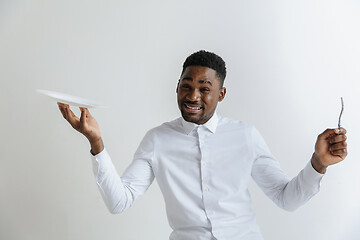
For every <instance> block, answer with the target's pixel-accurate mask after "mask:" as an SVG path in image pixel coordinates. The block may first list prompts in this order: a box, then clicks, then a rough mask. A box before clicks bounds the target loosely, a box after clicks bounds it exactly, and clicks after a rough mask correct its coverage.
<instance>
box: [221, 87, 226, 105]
mask: <svg viewBox="0 0 360 240" xmlns="http://www.w3.org/2000/svg"><path fill="white" fill-rule="evenodd" d="M225 95H226V88H225V87H223V88H221V89H220V94H219V102H221V101H222V100H223V99H224V98H225Z"/></svg>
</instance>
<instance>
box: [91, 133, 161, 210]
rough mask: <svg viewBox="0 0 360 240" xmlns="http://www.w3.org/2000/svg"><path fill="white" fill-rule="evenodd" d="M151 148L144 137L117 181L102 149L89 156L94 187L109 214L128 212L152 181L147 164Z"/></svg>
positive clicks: (149, 159)
mask: <svg viewBox="0 0 360 240" xmlns="http://www.w3.org/2000/svg"><path fill="white" fill-rule="evenodd" d="M152 157H153V144H152V141H151V140H150V138H149V136H148V135H146V136H145V137H144V139H143V140H142V142H141V143H140V145H139V147H138V149H137V151H136V153H135V155H134V160H133V161H132V163H131V164H130V165H129V167H128V168H127V169H126V170H125V172H124V174H123V175H122V176H121V177H120V176H119V174H118V173H117V171H116V169H115V167H114V165H113V163H112V161H111V158H110V156H109V154H108V152H107V150H106V149H104V150H103V151H102V152H101V153H99V154H97V155H95V156H91V158H92V164H93V171H94V176H95V180H96V184H97V186H98V188H99V190H100V193H101V196H102V197H103V199H104V202H105V204H106V206H107V208H108V209H109V211H110V212H111V213H114V214H115V213H120V212H123V211H125V210H126V209H128V208H129V207H130V206H131V205H132V204H133V203H134V201H135V200H136V199H137V198H138V197H139V196H141V195H142V194H143V193H144V192H145V191H146V190H147V189H148V188H149V186H150V185H151V183H152V182H153V180H154V173H153V171H152V167H151V162H152Z"/></svg>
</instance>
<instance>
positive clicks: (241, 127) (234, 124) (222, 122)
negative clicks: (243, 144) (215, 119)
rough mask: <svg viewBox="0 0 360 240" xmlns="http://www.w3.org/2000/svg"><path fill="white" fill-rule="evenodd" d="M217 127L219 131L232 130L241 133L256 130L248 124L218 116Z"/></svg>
mask: <svg viewBox="0 0 360 240" xmlns="http://www.w3.org/2000/svg"><path fill="white" fill-rule="evenodd" d="M218 127H219V128H220V129H229V130H233V131H242V132H244V131H245V132H252V131H254V129H256V128H255V127H254V125H252V124H250V123H247V122H244V121H240V120H236V119H232V118H228V117H224V116H219V123H218Z"/></svg>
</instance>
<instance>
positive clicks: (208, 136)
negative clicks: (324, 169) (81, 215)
mask: <svg viewBox="0 0 360 240" xmlns="http://www.w3.org/2000/svg"><path fill="white" fill-rule="evenodd" d="M92 159H93V169H94V174H95V177H96V182H97V184H98V187H99V189H100V192H101V194H102V196H103V199H104V201H105V203H106V205H107V207H108V209H109V210H110V211H111V212H112V213H120V212H122V211H124V210H126V209H127V208H129V207H130V206H131V205H132V204H133V203H134V201H135V200H136V199H137V198H138V197H139V196H140V195H142V194H143V193H144V192H145V191H146V190H147V189H148V187H149V186H150V184H151V183H152V181H153V180H154V177H156V179H157V182H158V184H159V186H160V189H161V191H162V193H163V196H164V199H165V204H166V212H167V216H168V221H169V224H170V226H171V228H172V229H173V232H172V233H171V235H170V239H171V240H195V239H196V240H214V239H218V240H224V239H226V240H261V239H263V238H262V235H261V233H260V230H259V228H258V225H257V223H256V220H255V214H254V212H253V210H252V209H251V207H250V205H251V199H250V195H249V192H248V185H249V181H250V178H251V177H252V178H253V179H254V180H255V182H256V183H257V185H258V186H259V187H260V188H261V189H262V190H263V192H264V193H265V194H266V195H267V196H268V197H269V198H270V199H271V200H273V201H274V202H275V203H276V204H277V205H278V206H279V207H281V208H283V209H286V210H290V211H291V210H295V209H296V208H297V207H299V206H301V205H302V204H304V203H305V202H306V201H308V200H309V199H310V198H311V197H312V196H313V195H314V194H316V193H317V192H318V191H319V187H320V180H321V178H322V176H323V174H320V173H318V172H316V171H315V170H314V169H313V167H312V165H311V163H310V162H308V164H307V165H306V166H305V168H304V169H303V170H302V171H301V172H300V173H299V174H298V175H297V176H296V177H294V178H293V179H292V180H291V179H289V178H288V176H287V175H286V174H284V172H283V171H282V170H281V169H280V166H279V163H278V161H277V160H275V158H274V157H273V156H272V155H271V153H270V151H269V149H268V147H267V146H266V144H265V142H264V140H263V138H262V137H261V135H260V134H259V132H258V131H257V130H256V129H255V127H253V126H252V125H249V124H246V123H244V122H241V121H235V120H232V119H229V118H225V117H221V116H218V115H217V114H216V113H215V114H214V116H213V117H212V118H211V119H210V120H209V121H208V122H206V123H205V124H203V125H196V124H194V123H189V122H186V121H185V120H184V119H183V118H178V119H176V120H173V121H171V122H167V123H164V124H162V125H160V126H158V127H156V128H154V129H152V130H150V131H149V132H148V133H147V134H146V135H145V137H144V139H143V140H142V142H141V144H140V146H139V147H138V149H137V151H136V153H135V155H134V160H133V162H132V163H131V164H130V166H129V167H128V168H127V169H126V171H125V172H124V174H123V175H122V176H121V177H119V175H118V174H117V172H116V170H115V168H114V166H113V164H112V161H111V159H110V156H109V155H108V153H107V151H106V149H105V150H103V151H102V152H101V153H99V154H97V155H95V156H92Z"/></svg>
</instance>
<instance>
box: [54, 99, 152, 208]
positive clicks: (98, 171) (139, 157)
mask: <svg viewBox="0 0 360 240" xmlns="http://www.w3.org/2000/svg"><path fill="white" fill-rule="evenodd" d="M58 106H59V109H60V111H61V113H62V115H63V117H64V118H65V119H66V120H67V121H68V122H69V124H70V125H71V126H72V127H73V128H74V129H75V130H77V131H78V132H80V133H81V134H83V135H84V136H85V137H86V138H87V139H88V140H89V143H90V146H91V153H92V163H93V170H94V175H95V178H96V183H97V185H98V188H99V190H100V193H101V195H102V197H103V199H104V202H105V204H106V206H107V207H108V209H109V211H110V212H111V213H120V212H122V211H124V210H126V209H127V208H129V207H130V206H131V205H132V204H133V202H134V201H135V200H136V198H137V197H139V196H140V195H141V194H143V193H144V192H145V191H146V190H147V188H148V187H149V186H150V184H151V183H152V181H153V179H154V175H153V172H152V167H151V164H150V163H151V158H152V149H153V147H152V141H151V140H150V139H149V138H144V140H143V141H142V143H141V144H140V146H139V149H138V151H137V153H136V155H135V158H134V161H133V162H132V163H131V165H130V166H129V167H128V169H127V170H126V171H125V173H124V174H123V176H122V177H120V176H119V175H118V173H117V171H116V169H115V167H114V165H113V163H112V161H111V158H110V156H109V154H108V152H107V151H106V149H105V148H104V144H103V141H102V138H101V133H100V129H99V126H98V124H97V122H96V120H95V119H94V118H93V117H92V116H91V114H90V112H89V111H88V109H86V108H80V110H81V117H80V119H79V118H78V117H76V116H75V114H74V113H73V112H72V111H71V110H70V107H69V105H66V104H62V103H58Z"/></svg>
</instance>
